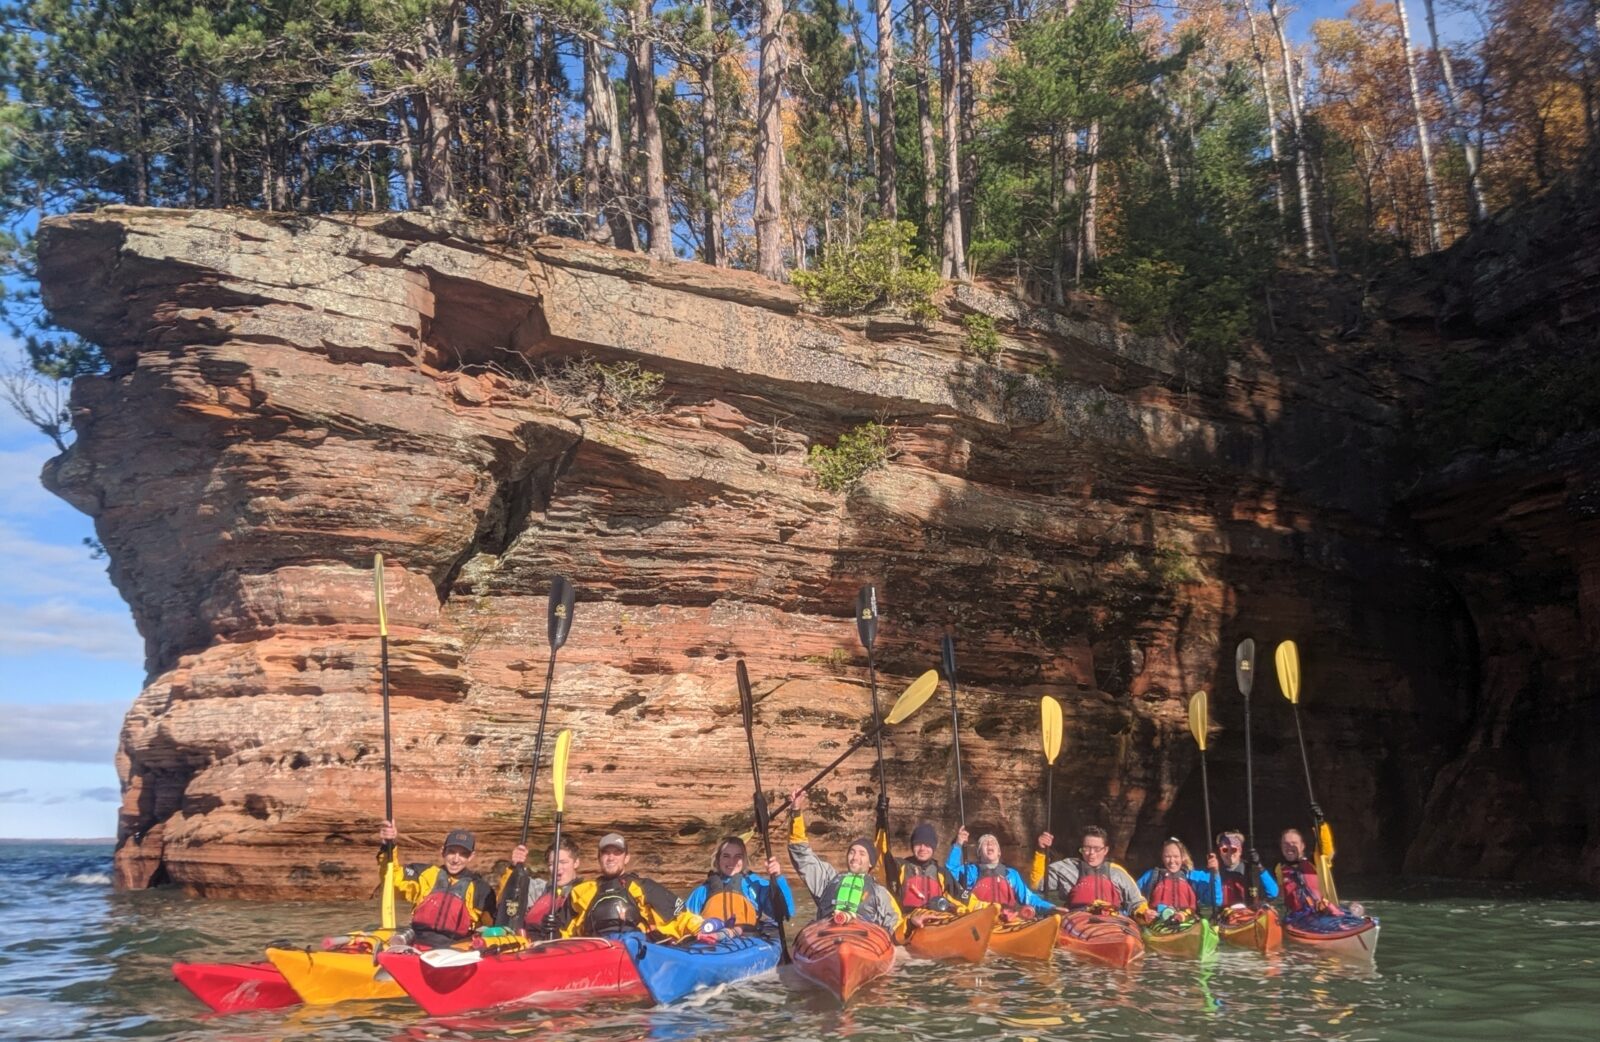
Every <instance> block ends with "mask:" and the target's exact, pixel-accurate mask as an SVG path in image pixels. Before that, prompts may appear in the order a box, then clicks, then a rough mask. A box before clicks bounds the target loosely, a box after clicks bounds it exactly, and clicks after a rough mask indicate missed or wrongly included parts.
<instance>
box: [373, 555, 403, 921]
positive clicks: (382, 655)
mask: <svg viewBox="0 0 1600 1042" xmlns="http://www.w3.org/2000/svg"><path fill="white" fill-rule="evenodd" d="M372 584H373V587H374V588H375V589H376V591H377V596H378V676H379V681H378V682H379V684H380V685H381V689H382V691H383V820H384V821H393V820H394V768H393V747H392V744H391V742H390V737H389V613H388V611H387V610H386V609H385V608H384V605H383V555H382V554H373V555H372ZM394 852H395V842H394V840H392V839H386V840H384V841H383V845H382V846H381V847H379V848H378V868H379V871H380V872H382V874H383V882H382V883H381V884H380V885H381V887H382V890H383V897H382V904H381V905H380V906H379V913H378V919H379V924H380V925H381V926H382V927H383V929H385V930H393V929H394V897H395V893H394V891H395V876H397V875H398V874H399V871H400V865H399V863H398V862H397V861H396V860H395V855H394Z"/></svg>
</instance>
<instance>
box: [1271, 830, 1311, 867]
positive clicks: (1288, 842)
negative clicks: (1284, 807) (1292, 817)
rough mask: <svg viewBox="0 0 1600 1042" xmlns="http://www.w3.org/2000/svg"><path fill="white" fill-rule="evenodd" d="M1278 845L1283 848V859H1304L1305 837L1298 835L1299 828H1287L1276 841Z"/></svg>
mask: <svg viewBox="0 0 1600 1042" xmlns="http://www.w3.org/2000/svg"><path fill="white" fill-rule="evenodd" d="M1278 845H1279V847H1280V848H1281V849H1282V850H1283V859H1284V860H1285V861H1302V860H1304V859H1305V856H1306V838H1305V837H1304V836H1302V835H1300V830H1299V829H1289V830H1288V831H1287V832H1285V833H1284V834H1283V838H1282V839H1280V840H1279V841H1278Z"/></svg>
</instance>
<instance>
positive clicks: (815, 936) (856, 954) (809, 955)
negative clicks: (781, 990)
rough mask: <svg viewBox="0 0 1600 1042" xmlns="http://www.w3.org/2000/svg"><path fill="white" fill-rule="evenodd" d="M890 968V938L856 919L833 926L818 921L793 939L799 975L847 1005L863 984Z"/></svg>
mask: <svg viewBox="0 0 1600 1042" xmlns="http://www.w3.org/2000/svg"><path fill="white" fill-rule="evenodd" d="M893 965H894V938H892V937H890V936H889V931H887V930H885V929H884V928H883V927H881V926H875V925H873V924H872V923H864V922H862V921H861V920H859V919H855V920H852V921H850V922H848V923H839V924H835V923H834V922H833V920H831V919H819V920H817V921H816V922H814V923H812V924H811V925H810V926H807V927H806V928H805V929H804V930H801V931H800V933H799V935H798V936H796V937H795V939H794V968H795V970H796V971H798V972H799V974H800V975H801V976H802V977H804V978H806V979H807V980H809V981H811V982H812V983H813V984H820V985H822V986H823V987H824V988H827V989H828V990H829V991H831V992H833V994H834V995H836V996H838V999H839V1001H840V1002H849V1001H850V996H851V995H854V994H855V993H856V991H857V990H859V989H860V988H861V986H862V985H863V984H866V983H867V982H868V981H871V980H875V979H877V978H878V977H881V976H883V975H884V974H885V973H888V972H889V969H890V967H892V966H893Z"/></svg>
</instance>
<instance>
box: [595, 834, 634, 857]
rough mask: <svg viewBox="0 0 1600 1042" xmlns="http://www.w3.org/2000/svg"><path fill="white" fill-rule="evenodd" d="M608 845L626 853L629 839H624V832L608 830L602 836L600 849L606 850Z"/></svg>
mask: <svg viewBox="0 0 1600 1042" xmlns="http://www.w3.org/2000/svg"><path fill="white" fill-rule="evenodd" d="M607 847H616V848H618V849H619V850H621V851H622V852H623V853H624V854H626V853H627V852H628V841H627V840H625V839H623V838H622V834H621V833H619V832H607V833H606V834H605V835H604V836H601V837H600V849H601V850H604V849H606V848H607Z"/></svg>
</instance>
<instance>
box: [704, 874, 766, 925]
mask: <svg viewBox="0 0 1600 1042" xmlns="http://www.w3.org/2000/svg"><path fill="white" fill-rule="evenodd" d="M748 883H749V881H748V880H747V879H746V878H745V876H744V873H742V872H741V873H740V874H738V875H736V876H725V875H723V874H722V873H720V872H716V871H711V872H707V873H706V881H705V888H706V901H705V905H704V907H702V908H701V909H700V914H701V915H702V916H704V917H705V918H707V919H721V920H723V921H724V922H726V923H727V924H728V925H730V926H733V925H742V926H754V925H756V923H757V922H759V921H760V919H761V913H760V911H758V910H757V908H756V904H755V902H754V901H753V900H751V898H750V890H753V889H754V887H750V888H749V889H748V890H747V889H746V887H747V885H748Z"/></svg>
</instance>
